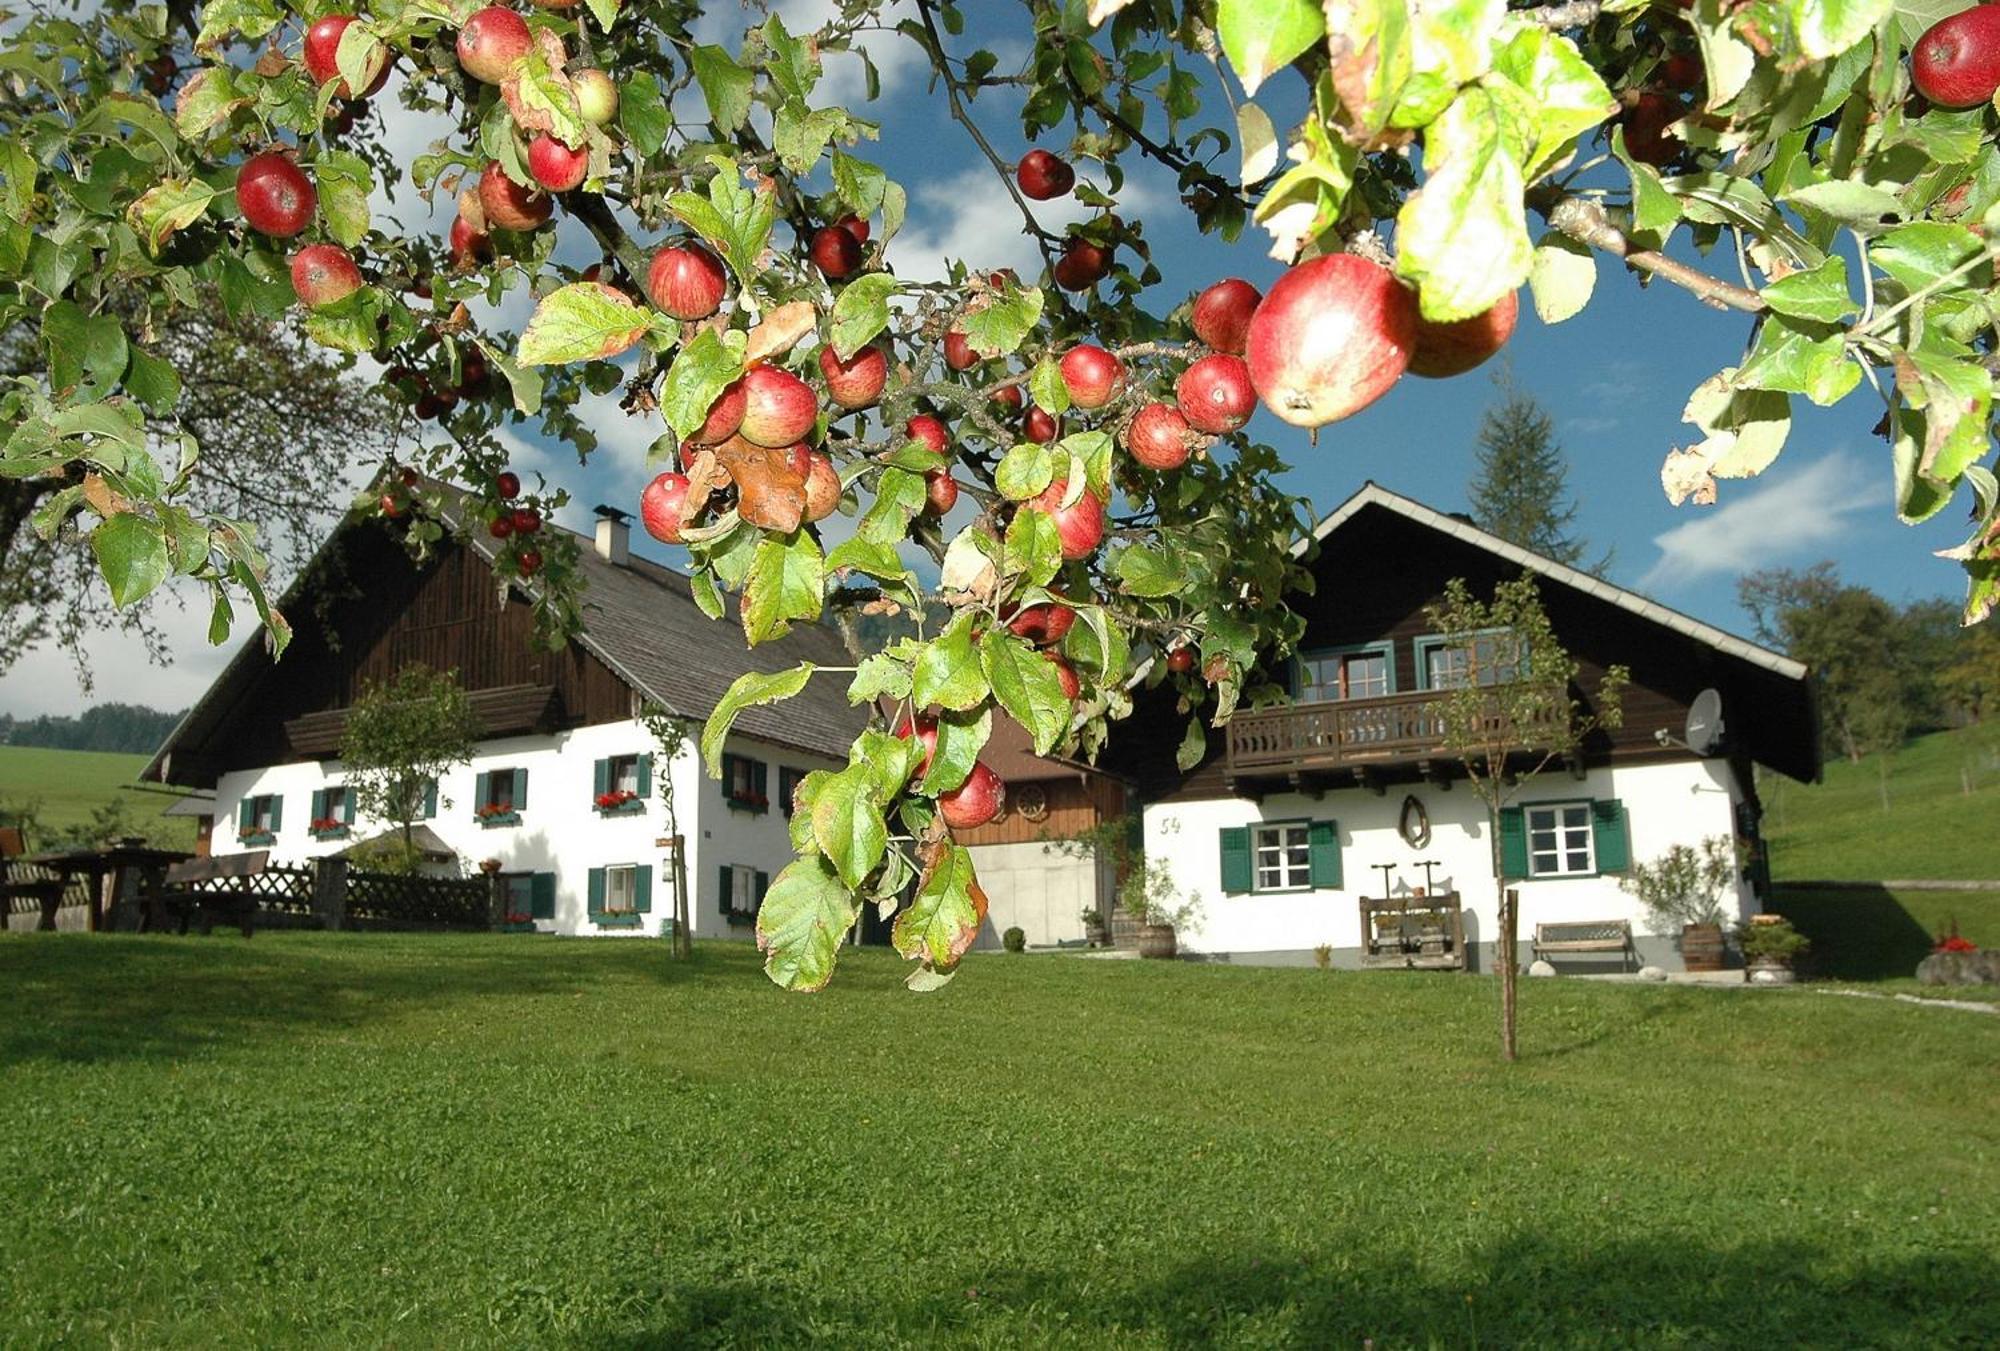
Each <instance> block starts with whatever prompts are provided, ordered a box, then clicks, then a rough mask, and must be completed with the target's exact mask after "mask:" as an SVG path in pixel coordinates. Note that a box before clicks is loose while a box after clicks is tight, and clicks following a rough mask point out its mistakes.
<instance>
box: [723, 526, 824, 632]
mask: <svg viewBox="0 0 2000 1351" xmlns="http://www.w3.org/2000/svg"><path fill="white" fill-rule="evenodd" d="M825 586H826V575H825V560H824V559H822V558H821V556H820V551H819V541H818V540H816V539H814V538H813V537H812V535H811V533H810V532H808V531H806V530H795V531H793V532H792V533H791V534H790V535H766V536H764V538H763V539H761V540H759V541H758V542H757V552H756V553H755V555H753V556H752V558H751V560H750V574H749V576H748V577H746V578H745V579H744V582H743V605H742V609H743V636H744V637H745V638H747V639H749V641H750V645H751V646H752V647H755V646H756V645H757V644H759V643H764V642H769V641H770V640H771V639H773V638H782V637H783V636H784V635H785V634H787V633H789V632H790V631H791V627H792V621H793V620H795V619H818V618H819V613H820V604H821V598H822V595H823V593H824V590H825Z"/></svg>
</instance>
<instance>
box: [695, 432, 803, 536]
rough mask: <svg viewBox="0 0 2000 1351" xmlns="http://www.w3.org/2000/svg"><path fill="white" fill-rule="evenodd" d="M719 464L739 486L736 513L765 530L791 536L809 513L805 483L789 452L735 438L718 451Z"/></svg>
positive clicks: (716, 452) (719, 447) (731, 438)
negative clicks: (807, 511)
mask: <svg viewBox="0 0 2000 1351" xmlns="http://www.w3.org/2000/svg"><path fill="white" fill-rule="evenodd" d="M715 458H716V461H717V462H718V463H719V464H720V465H721V466H722V468H723V469H725V470H727V471H728V473H729V477H730V478H731V479H732V480H734V481H735V483H736V494H737V502H736V513H737V515H739V516H741V517H742V518H743V519H744V520H746V521H748V522H749V523H750V524H752V525H754V526H756V527H758V528H759V529H762V530H776V531H778V532H779V533H780V534H785V535H789V534H791V533H792V531H794V530H797V529H798V528H799V521H800V519H801V518H802V517H803V516H804V515H805V511H806V481H805V478H804V476H802V475H801V474H800V473H799V472H798V470H796V469H794V468H792V454H791V452H790V451H789V450H772V449H770V448H769V447H767V446H757V445H752V444H751V443H750V442H748V441H745V440H744V439H743V438H742V437H740V436H732V437H730V438H729V439H728V440H727V441H724V442H723V443H722V444H721V445H719V446H717V447H716V448H715Z"/></svg>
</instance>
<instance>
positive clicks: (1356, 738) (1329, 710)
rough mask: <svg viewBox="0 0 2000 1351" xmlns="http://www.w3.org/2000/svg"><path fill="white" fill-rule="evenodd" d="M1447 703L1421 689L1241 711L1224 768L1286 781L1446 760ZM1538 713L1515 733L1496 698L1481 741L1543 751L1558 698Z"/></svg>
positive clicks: (1557, 714)
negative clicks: (1302, 776) (1445, 720)
mask: <svg viewBox="0 0 2000 1351" xmlns="http://www.w3.org/2000/svg"><path fill="white" fill-rule="evenodd" d="M1448 697H1449V696H1447V695H1443V694H1440V693H1439V692H1437V691H1435V690H1423V691H1419V692H1416V693H1412V694H1390V695H1384V696H1382V697H1380V698H1375V699H1345V700H1341V701H1339V702H1337V703H1313V704H1290V705H1287V706H1285V707H1283V708H1266V709H1256V710H1251V711H1246V712H1240V713H1238V714H1236V716H1235V717H1233V718H1231V719H1230V721H1229V727H1228V743H1227V760H1226V762H1225V768H1226V770H1227V772H1228V775H1229V777H1230V778H1231V779H1256V778H1285V777H1288V776H1292V775H1301V774H1312V773H1316V772H1332V771H1343V770H1356V769H1369V768H1387V767H1390V766H1395V765H1405V764H1409V765H1414V764H1419V763H1421V762H1423V761H1430V760H1438V759H1442V758H1445V757H1448V756H1449V755H1450V754H1451V753H1450V752H1449V751H1447V750H1446V749H1445V722H1444V716H1443V713H1442V711H1441V707H1440V706H1441V704H1442V702H1443V701H1444V699H1446V698H1448ZM1543 707H1544V708H1545V709H1546V710H1547V711H1546V714H1545V715H1544V716H1543V717H1541V718H1538V719H1536V720H1534V721H1533V722H1532V723H1530V724H1528V725H1524V726H1519V727H1516V726H1513V725H1512V723H1511V721H1510V719H1509V718H1508V715H1507V713H1506V712H1505V710H1504V709H1503V708H1502V707H1501V704H1500V701H1499V700H1498V699H1495V700H1493V701H1492V703H1491V704H1490V707H1489V712H1488V715H1487V717H1488V721H1487V724H1486V726H1485V728H1484V729H1482V731H1481V736H1482V737H1484V738H1486V739H1489V740H1495V741H1498V742H1500V743H1501V744H1503V745H1510V746H1515V747H1518V748H1520V749H1522V750H1534V749H1537V748H1540V747H1543V746H1546V745H1547V744H1548V737H1547V731H1548V729H1549V727H1550V726H1552V725H1553V724H1554V723H1556V722H1557V721H1558V720H1559V719H1560V718H1561V717H1563V716H1564V714H1565V713H1566V712H1567V708H1566V705H1565V704H1564V702H1563V701H1561V700H1547V701H1543Z"/></svg>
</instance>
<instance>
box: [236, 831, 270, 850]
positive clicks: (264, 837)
mask: <svg viewBox="0 0 2000 1351" xmlns="http://www.w3.org/2000/svg"><path fill="white" fill-rule="evenodd" d="M236 842H237V843H238V844H248V845H254V846H256V847H257V848H260V849H261V848H264V847H265V846H267V845H273V844H276V843H277V842H278V833H277V832H276V831H274V830H239V831H237V832H236Z"/></svg>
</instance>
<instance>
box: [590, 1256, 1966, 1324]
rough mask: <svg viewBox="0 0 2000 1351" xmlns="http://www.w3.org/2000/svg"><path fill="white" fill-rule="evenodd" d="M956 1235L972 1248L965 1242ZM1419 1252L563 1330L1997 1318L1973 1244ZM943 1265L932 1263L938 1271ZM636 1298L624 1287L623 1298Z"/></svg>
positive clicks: (759, 1294) (768, 1304) (796, 1303)
mask: <svg viewBox="0 0 2000 1351" xmlns="http://www.w3.org/2000/svg"><path fill="white" fill-rule="evenodd" d="M972 1237H973V1236H971V1235H967V1236H966V1239H967V1241H968V1243H969V1244H970V1245H971V1246H972V1247H974V1248H975V1249H976V1247H977V1245H976V1243H975V1242H973V1241H972ZM1435 1265H1436V1263H1435V1262H1434V1261H1433V1260H1431V1259H1430V1258H1426V1257H1419V1256H1417V1255H1415V1254H1412V1253H1407V1252H1395V1251H1383V1250H1380V1249H1374V1248H1371V1247H1370V1246H1369V1239H1368V1237H1367V1236H1366V1235H1362V1234H1347V1235H1329V1244H1328V1250H1327V1252H1326V1253H1325V1254H1324V1255H1321V1256H1316V1257H1302V1256H1299V1255H1297V1254H1288V1253H1274V1254H1269V1255H1267V1256H1263V1257H1259V1256H1252V1255H1246V1254H1244V1253H1241V1252H1230V1253H1225V1254H1219V1255H1214V1256H1204V1257H1200V1258H1197V1259H1194V1260H1190V1261H1188V1262H1186V1263H1184V1264H1183V1265H1181V1266H1179V1267H1176V1268H1174V1269H1171V1270H1168V1271H1165V1272H1163V1273H1161V1274H1159V1275H1157V1276H1152V1275H1148V1274H1144V1273H1133V1272H1132V1271H1130V1270H1129V1269H1127V1268H1124V1267H1121V1266H1120V1265H1119V1264H1118V1263H1117V1262H1115V1261H1109V1260H1107V1261H1105V1262H1103V1263H1102V1264H1099V1265H1098V1266H1096V1267H1093V1268H1091V1269H1090V1270H1087V1271H1079V1270H1076V1269H1074V1268H1063V1269H1060V1270H1053V1271H1029V1270H1011V1271H995V1272H985V1273H977V1274H972V1273H969V1272H968V1270H967V1269H965V1268H962V1267H961V1268H958V1269H957V1270H956V1272H955V1273H954V1275H953V1276H952V1277H951V1278H950V1279H940V1280H936V1281H935V1282H934V1284H935V1285H937V1286H938V1287H941V1288H936V1289H933V1290H931V1291H929V1292H924V1291H921V1290H917V1289H914V1288H912V1287H913V1286H914V1285H915V1284H916V1283H917V1282H920V1281H925V1280H926V1279H927V1277H930V1276H932V1275H933V1274H935V1273H929V1272H925V1271H922V1270H920V1269H913V1268H911V1267H908V1266H904V1267H901V1268H897V1269H894V1270H893V1271H892V1272H890V1273H889V1274H886V1275H885V1278H884V1279H883V1280H882V1281H881V1282H880V1285H879V1296H878V1297H877V1298H873V1299H871V1300H869V1301H868V1302H866V1303H861V1304H855V1303H851V1302H850V1303H839V1302H835V1301H818V1300H813V1299H811V1298H808V1297H806V1296H804V1295H802V1294H801V1293H800V1292H798V1291H797V1290H796V1289H794V1288H789V1287H773V1286H771V1285H767V1284H760V1283H758V1282H756V1281H751V1280H743V1279H730V1278H727V1277H722V1278H718V1279H717V1280H715V1281H713V1282H703V1281H699V1280H689V1281H684V1282H680V1283H674V1284H668V1285H666V1286H665V1287H664V1288H661V1289H658V1290H656V1291H653V1292H650V1298H648V1297H645V1296H640V1297H639V1298H638V1299H636V1300H635V1301H634V1302H633V1306H632V1307H635V1308H636V1307H639V1306H646V1307H647V1312H646V1313H643V1314H639V1315H638V1316H636V1317H635V1318H633V1319H632V1320H630V1321H629V1322H627V1321H625V1320H620V1326H617V1327H615V1328H605V1329H601V1330H590V1331H586V1332H585V1333H584V1334H583V1335H582V1336H580V1337H579V1338H578V1339H577V1341H578V1342H579V1343H580V1344H582V1345H586V1346H592V1347H601V1348H607V1349H612V1348H616V1349H618V1351H624V1349H625V1348H632V1349H634V1351H636V1349H637V1348H641V1347H654V1346H712V1345H724V1346H752V1345H791V1344H795V1343H804V1342H807V1341H814V1340H822V1339H828V1338H831V1339H833V1340H835V1341H837V1342H842V1343H846V1344H869V1345H875V1344H895V1345H904V1344H927V1343H939V1342H961V1341H963V1342H977V1343H979V1344H982V1345H984V1344H992V1345H1010V1344H1021V1343H1025V1344H1034V1345H1039V1344H1044V1343H1047V1342H1062V1343H1066V1344H1067V1343H1074V1344H1086V1345H1100V1344H1112V1343H1116V1342H1119V1341H1121V1340H1144V1341H1146V1342H1147V1343H1149V1344H1163V1345H1170V1346H1223V1345H1230V1346H1235V1345H1260V1346H1271V1345H1275V1346H1360V1345H1363V1344H1364V1339H1373V1341H1374V1343H1375V1344H1376V1345H1378V1346H1406V1345H1429V1344H1437V1343H1444V1344H1449V1345H1456V1346H1482V1345H1484V1346H1519V1345H1537V1346H1548V1345H1559V1346H1593V1347H1594V1346H1604V1345H1630V1344H1634V1343H1638V1344H1643V1345H1651V1344H1673V1345H1693V1346H1767V1345H1785V1346H1793V1345H1814V1344H1818V1345H1845V1346H1885V1347H1899V1346H1908V1347H1920V1346H1921V1347H1933V1346H1948V1345H1973V1344H1975V1342H1974V1341H1973V1340H1968V1338H1969V1337H1973V1336H1974V1333H1975V1330H1976V1329H1978V1328H1981V1327H1984V1328H1986V1329H1988V1330H1989V1331H1990V1330H1991V1328H1992V1326H1993V1323H1994V1318H1995V1316H1996V1315H2000V1287H1996V1286H1995V1285H1994V1283H1993V1281H1992V1274H1993V1273H1992V1267H1991V1265H1990V1263H1989V1262H1987V1261H1986V1260H1984V1259H1983V1258H1980V1257H1976V1256H1974V1255H1970V1254H1966V1255H1958V1254H1951V1253H1944V1252H1934V1253H1930V1254H1925V1255H1922V1256H1912V1257H1910V1258H1908V1259H1906V1260H1896V1261H1886V1262H1885V1261H1880V1260H1875V1261H1869V1260H1865V1259H1864V1260H1856V1259H1855V1258H1853V1257H1851V1256H1849V1255H1848V1254H1847V1253H1845V1252H1840V1251H1835V1250H1833V1249H1828V1248H1817V1247H1813V1246H1808V1245H1805V1244H1792V1243H1766V1244H1757V1245H1745V1246H1743V1247H1740V1248H1735V1249H1730V1250H1713V1249H1708V1248H1705V1247H1702V1246H1701V1245H1700V1244H1699V1243H1698V1242H1697V1241H1689V1242H1686V1243H1681V1242H1675V1241H1669V1240H1663V1239H1649V1240H1646V1241H1643V1242H1626V1243H1619V1244H1613V1245H1607V1246H1602V1247H1576V1246H1568V1245H1565V1244H1560V1243H1556V1242H1552V1241H1549V1240H1545V1239H1540V1238H1534V1237H1520V1238H1516V1239H1513V1240H1510V1241H1508V1242H1505V1243H1500V1244H1494V1245H1489V1246H1487V1247H1486V1248H1485V1249H1484V1250H1483V1251H1480V1252H1476V1253H1473V1254H1469V1255H1468V1256H1467V1258H1466V1261H1465V1263H1464V1266H1463V1268H1462V1269H1463V1270H1464V1271H1466V1272H1467V1273H1468V1274H1467V1275H1465V1276H1463V1277H1460V1276H1457V1275H1455V1274H1453V1275H1441V1274H1435V1273H1434V1272H1433V1271H1431V1270H1429V1268H1432V1267H1434V1266H1435ZM944 1270H945V1268H944V1264H943V1263H940V1264H939V1266H938V1268H937V1271H938V1272H942V1271H944ZM635 1293H636V1292H635Z"/></svg>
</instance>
